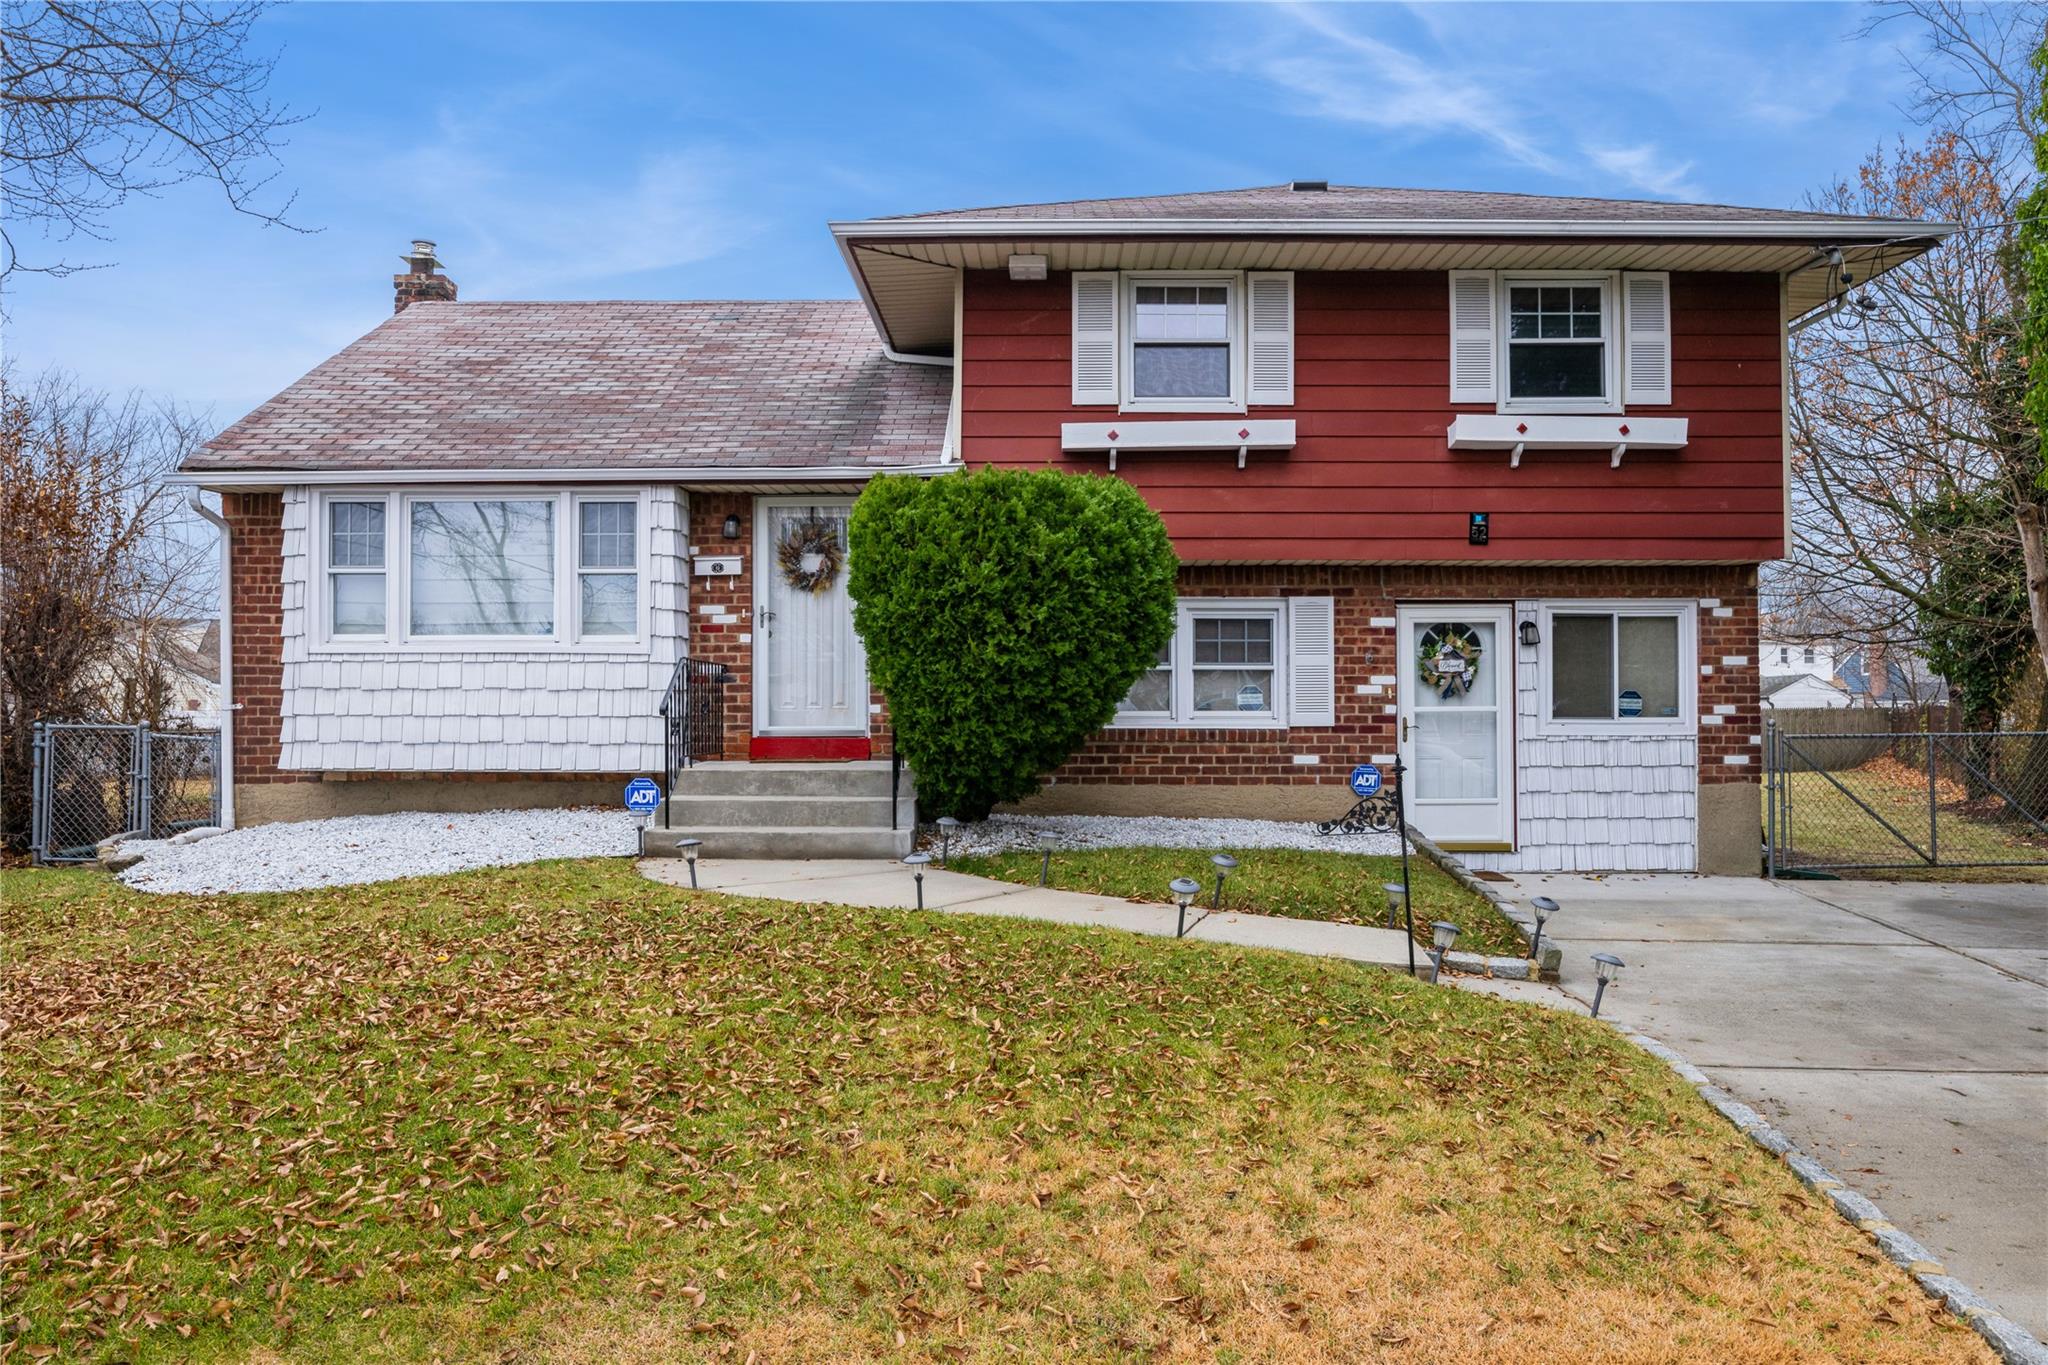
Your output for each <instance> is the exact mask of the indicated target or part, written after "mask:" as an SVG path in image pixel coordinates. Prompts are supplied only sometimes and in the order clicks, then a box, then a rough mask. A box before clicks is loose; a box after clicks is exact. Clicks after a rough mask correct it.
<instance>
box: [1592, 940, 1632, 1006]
mask: <svg viewBox="0 0 2048 1365" xmlns="http://www.w3.org/2000/svg"><path fill="white" fill-rule="evenodd" d="M1625 965H1627V964H1625V963H1624V962H1622V960H1621V959H1620V958H1618V957H1616V956H1615V955H1614V954H1613V953H1595V954H1593V1017H1594V1018H1595V1019H1598V1018H1599V1017H1600V997H1601V996H1603V995H1605V994H1607V985H1608V983H1609V982H1611V981H1613V980H1614V978H1615V977H1617V976H1620V975H1621V969H1622V967H1624V966H1625Z"/></svg>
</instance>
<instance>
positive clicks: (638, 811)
mask: <svg viewBox="0 0 2048 1365" xmlns="http://www.w3.org/2000/svg"><path fill="white" fill-rule="evenodd" d="M660 805H661V788H659V787H657V786H655V785H654V779H653V778H651V777H636V778H634V779H633V780H632V781H631V782H628V783H627V784H626V809H627V810H629V811H631V812H633V814H635V815H651V814H653V813H654V811H655V810H656V809H657V808H658V807H659V806H660Z"/></svg>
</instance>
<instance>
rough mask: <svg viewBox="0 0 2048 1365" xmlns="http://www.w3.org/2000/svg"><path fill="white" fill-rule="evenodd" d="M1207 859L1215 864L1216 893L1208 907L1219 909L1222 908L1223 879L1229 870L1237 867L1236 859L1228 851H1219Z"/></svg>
mask: <svg viewBox="0 0 2048 1365" xmlns="http://www.w3.org/2000/svg"><path fill="white" fill-rule="evenodd" d="M1209 861H1210V862H1212V863H1214V864H1215V865H1216V895H1215V897H1214V898H1213V899H1212V900H1211V901H1210V902H1209V908H1210V909H1211V910H1221V909H1222V908H1223V879H1224V878H1225V877H1228V876H1229V875H1230V874H1231V871H1232V870H1233V869H1235V868H1236V867H1237V859H1235V858H1233V857H1231V856H1230V855H1229V854H1228V853H1219V854H1217V855H1216V856H1215V857H1213V858H1211V859H1210V860H1209Z"/></svg>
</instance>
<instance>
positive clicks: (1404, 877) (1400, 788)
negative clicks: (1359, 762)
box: [1394, 754, 1434, 980]
mask: <svg viewBox="0 0 2048 1365" xmlns="http://www.w3.org/2000/svg"><path fill="white" fill-rule="evenodd" d="M1407 771H1408V769H1407V766H1406V765H1405V764H1403V763H1402V762H1401V756H1400V755H1399V754H1395V755H1394V832H1395V834H1396V835H1397V836H1398V837H1399V838H1400V840H1401V918H1402V920H1403V921H1404V922H1405V926H1406V928H1407V930H1408V975H1410V976H1413V975H1415V897H1414V895H1413V893H1412V890H1411V887H1410V884H1409V881H1408V780H1407V779H1406V778H1405V777H1403V776H1402V774H1403V773H1405V772H1407ZM1433 979H1434V978H1432V980H1433Z"/></svg>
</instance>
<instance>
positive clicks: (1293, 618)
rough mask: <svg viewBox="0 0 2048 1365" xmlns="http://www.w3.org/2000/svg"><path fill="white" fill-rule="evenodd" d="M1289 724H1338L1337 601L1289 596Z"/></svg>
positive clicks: (1327, 598)
mask: <svg viewBox="0 0 2048 1365" xmlns="http://www.w3.org/2000/svg"><path fill="white" fill-rule="evenodd" d="M1287 723H1288V724H1289V725H1335V724H1336V723H1337V604H1336V601H1335V599H1334V598H1329V597H1290V598H1288V599H1287Z"/></svg>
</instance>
